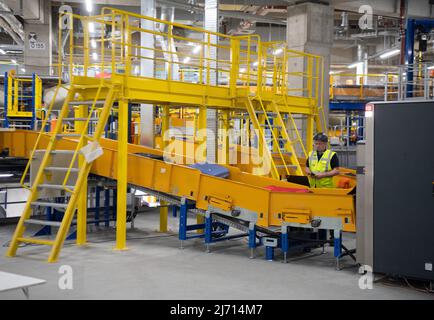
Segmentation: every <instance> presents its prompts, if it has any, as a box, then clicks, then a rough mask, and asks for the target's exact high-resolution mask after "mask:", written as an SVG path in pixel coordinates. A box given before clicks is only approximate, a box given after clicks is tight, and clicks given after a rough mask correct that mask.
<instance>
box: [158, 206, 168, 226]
mask: <svg viewBox="0 0 434 320" xmlns="http://www.w3.org/2000/svg"><path fill="white" fill-rule="evenodd" d="M160 205H161V207H160V232H167V217H168V215H169V207H168V203H167V202H165V201H160Z"/></svg>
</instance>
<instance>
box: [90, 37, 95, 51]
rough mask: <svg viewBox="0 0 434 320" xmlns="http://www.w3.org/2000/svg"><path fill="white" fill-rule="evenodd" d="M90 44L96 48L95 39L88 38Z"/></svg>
mask: <svg viewBox="0 0 434 320" xmlns="http://www.w3.org/2000/svg"><path fill="white" fill-rule="evenodd" d="M90 45H91V46H92V48H93V49H96V41H95V39H92V40H90Z"/></svg>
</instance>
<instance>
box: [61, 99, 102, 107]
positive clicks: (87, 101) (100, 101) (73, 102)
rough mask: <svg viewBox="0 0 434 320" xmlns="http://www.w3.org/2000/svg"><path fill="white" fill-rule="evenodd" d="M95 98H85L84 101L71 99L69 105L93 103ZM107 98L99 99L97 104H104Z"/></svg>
mask: <svg viewBox="0 0 434 320" xmlns="http://www.w3.org/2000/svg"><path fill="white" fill-rule="evenodd" d="M93 102H94V101H93V100H83V101H69V105H73V106H81V105H93ZM104 103H105V100H97V101H96V102H95V104H97V105H101V104H104Z"/></svg>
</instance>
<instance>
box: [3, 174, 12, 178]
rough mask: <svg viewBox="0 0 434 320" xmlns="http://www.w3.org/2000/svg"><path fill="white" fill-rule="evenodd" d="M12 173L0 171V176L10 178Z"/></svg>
mask: <svg viewBox="0 0 434 320" xmlns="http://www.w3.org/2000/svg"><path fill="white" fill-rule="evenodd" d="M13 176H14V174H13V173H0V178H10V177H13Z"/></svg>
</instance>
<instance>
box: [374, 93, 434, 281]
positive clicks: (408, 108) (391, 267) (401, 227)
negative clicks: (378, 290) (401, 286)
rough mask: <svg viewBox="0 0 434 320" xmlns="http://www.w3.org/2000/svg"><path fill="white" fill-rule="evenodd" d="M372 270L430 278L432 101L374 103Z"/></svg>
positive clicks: (433, 241) (433, 239)
mask: <svg viewBox="0 0 434 320" xmlns="http://www.w3.org/2000/svg"><path fill="white" fill-rule="evenodd" d="M373 123H374V131H373V137H374V139H373V142H374V146H373V151H374V154H373V177H374V178H373V269H374V272H380V273H385V274H389V275H395V276H402V277H408V278H415V279H423V280H430V281H434V270H433V265H434V197H433V181H434V148H433V147H432V137H433V130H434V102H433V101H429V102H416V101H415V102H396V103H375V104H374V116H373Z"/></svg>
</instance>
